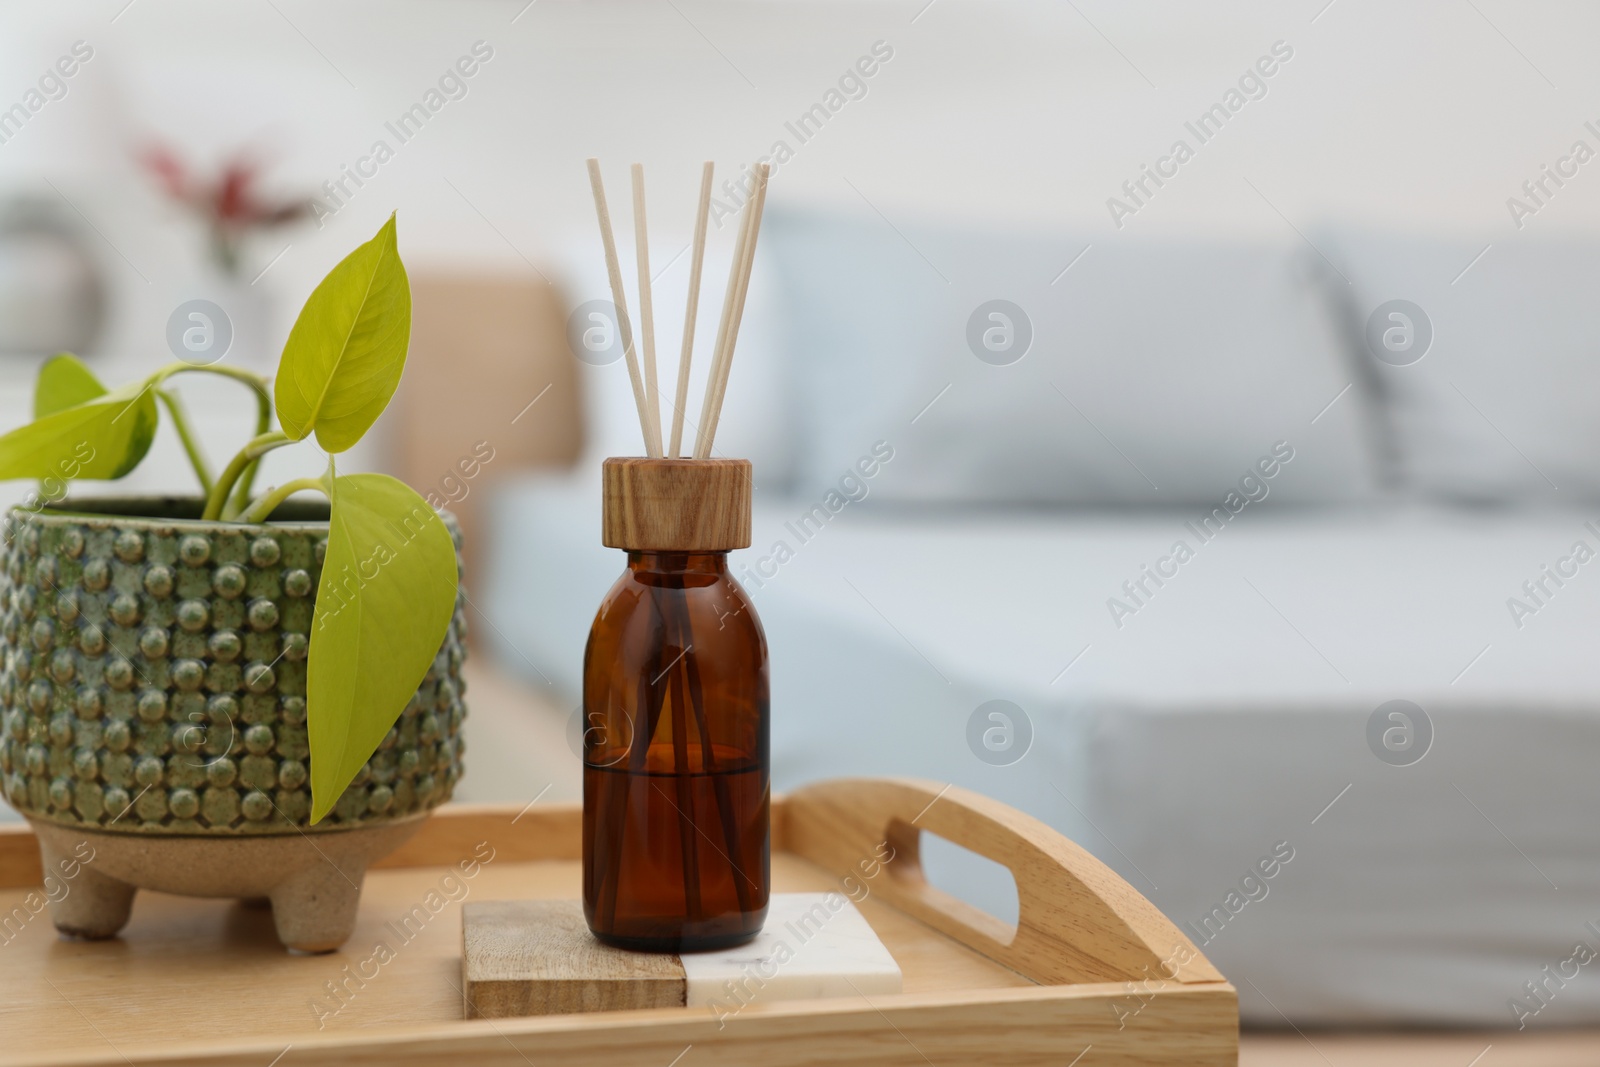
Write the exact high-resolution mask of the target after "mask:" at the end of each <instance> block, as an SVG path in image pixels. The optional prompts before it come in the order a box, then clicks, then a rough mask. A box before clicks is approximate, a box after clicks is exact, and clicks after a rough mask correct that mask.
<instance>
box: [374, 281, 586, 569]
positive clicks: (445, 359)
mask: <svg viewBox="0 0 1600 1067" xmlns="http://www.w3.org/2000/svg"><path fill="white" fill-rule="evenodd" d="M411 303H412V310H411V351H410V355H409V356H408V357H407V360H406V372H405V376H404V378H403V379H402V380H401V384H400V389H399V391H398V392H397V393H396V394H395V398H394V402H393V404H392V405H391V406H390V409H389V411H388V412H386V413H385V415H384V419H383V423H384V431H385V445H386V448H387V452H388V455H387V457H386V460H387V462H386V463H385V466H386V467H388V469H389V470H390V471H392V472H393V473H394V474H395V475H396V476H397V477H399V478H401V479H403V480H404V481H405V482H407V483H408V484H409V485H411V486H412V487H413V488H414V489H416V490H417V492H419V493H421V494H422V495H423V496H425V497H428V499H429V500H430V502H433V503H435V504H443V505H444V506H446V507H448V508H449V509H450V510H451V511H453V512H455V514H456V515H457V516H458V517H459V518H460V520H461V525H462V528H463V530H464V531H465V532H466V533H467V535H468V539H467V545H468V549H467V557H468V558H467V562H468V565H469V568H471V569H476V568H475V567H473V564H474V563H475V562H476V561H475V560H474V558H473V557H474V556H475V555H476V554H477V553H476V551H475V548H474V545H475V541H476V540H477V539H476V538H475V537H474V536H473V535H474V534H475V533H476V532H477V526H478V523H479V518H478V512H479V507H480V502H481V500H482V499H483V497H484V495H485V489H486V487H487V486H488V485H490V484H491V483H493V482H494V481H496V480H499V479H502V478H504V477H506V476H507V475H510V474H516V473H520V472H523V471H527V470H529V469H531V468H547V469H548V468H562V467H568V466H571V464H572V463H573V462H574V461H576V459H577V457H578V453H579V450H580V448H581V447H582V443H583V441H582V437H583V432H582V422H581V405H580V399H581V398H580V396H579V393H578V389H579V379H578V374H577V367H576V365H575V364H576V360H575V359H574V358H573V356H572V354H571V353H570V352H569V351H568V350H567V339H566V315H567V312H566V306H565V302H564V301H563V300H562V298H561V295H560V294H559V293H558V292H557V291H556V289H555V288H554V287H553V286H551V285H550V284H548V283H547V282H545V281H543V280H541V279H538V278H524V277H518V276H493V275H491V276H477V277H474V276H470V275H457V274H442V273H432V274H430V273H424V272H420V271H419V272H416V273H413V274H412V275H411Z"/></svg>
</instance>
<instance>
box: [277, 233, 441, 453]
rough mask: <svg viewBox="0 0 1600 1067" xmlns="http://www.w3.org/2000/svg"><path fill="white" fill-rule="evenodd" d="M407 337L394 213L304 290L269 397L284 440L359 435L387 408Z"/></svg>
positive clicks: (331, 440)
mask: <svg viewBox="0 0 1600 1067" xmlns="http://www.w3.org/2000/svg"><path fill="white" fill-rule="evenodd" d="M410 340H411V285H410V283H409V282H408V281H407V280H406V268H405V265H404V264H403V263H401V262H400V253H399V251H398V250H397V249H396V247H395V227H394V216H393V215H390V216H389V221H388V222H386V223H384V224H383V229H381V230H379V231H378V233H377V236H375V237H374V238H373V239H372V240H370V241H368V242H367V243H366V244H364V245H362V246H361V247H360V248H358V249H356V250H355V251H354V252H352V253H350V254H349V255H348V256H346V257H345V258H344V261H343V262H341V263H340V264H339V265H338V266H337V267H334V268H333V270H331V271H329V272H328V276H327V277H326V278H324V279H322V282H321V283H320V284H319V285H318V286H317V287H316V289H315V290H314V291H313V292H312V293H311V296H310V298H309V299H308V300H306V304H305V307H303V308H302V309H301V310H300V317H299V318H298V319H296V320H295V324H294V329H292V330H290V331H289V340H288V343H286V344H285V345H284V346H283V357H282V358H281V359H279V361H278V380H277V384H276V385H275V386H274V389H273V398H274V400H275V401H276V403H277V407H278V421H279V422H280V423H281V424H282V425H283V429H284V432H286V433H287V434H288V435H289V437H290V439H291V440H294V441H299V440H303V439H304V438H305V437H306V436H307V435H308V434H310V433H312V432H313V431H315V432H316V435H317V443H318V444H320V445H321V446H322V447H323V449H325V450H326V451H328V452H343V451H344V450H345V449H347V448H349V447H350V446H351V445H354V444H355V443H356V442H357V441H359V440H361V436H362V435H363V434H365V433H366V432H367V430H368V429H370V428H371V426H372V424H373V422H375V421H376V420H377V418H378V416H379V415H381V414H383V409H384V408H386V407H388V406H389V400H390V398H391V397H393V396H394V390H395V387H396V386H398V385H399V384H400V372H401V371H402V370H404V369H405V365H406V345H407V344H408V343H409V342H410Z"/></svg>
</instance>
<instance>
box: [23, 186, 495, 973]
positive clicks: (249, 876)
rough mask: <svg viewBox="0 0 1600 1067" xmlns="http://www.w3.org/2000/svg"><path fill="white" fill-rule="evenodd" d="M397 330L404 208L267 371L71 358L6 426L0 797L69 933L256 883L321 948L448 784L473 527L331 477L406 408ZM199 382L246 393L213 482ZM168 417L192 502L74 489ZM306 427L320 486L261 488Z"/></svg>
mask: <svg viewBox="0 0 1600 1067" xmlns="http://www.w3.org/2000/svg"><path fill="white" fill-rule="evenodd" d="M410 324H411V295H410V288H409V285H408V282H407V279H406V273H405V268H404V266H403V264H402V263H401V261H400V257H399V254H398V251H397V248H396V239H395V221H394V218H393V217H392V216H391V218H390V219H389V221H388V222H387V223H386V224H385V225H384V226H383V228H382V229H381V230H379V231H378V233H377V235H376V236H375V237H374V238H373V239H372V240H371V241H368V242H367V243H366V244H363V245H362V246H361V247H359V248H357V249H356V250H355V251H354V252H352V253H351V254H350V255H349V256H348V257H346V258H345V259H344V260H343V261H342V262H341V263H339V264H338V266H336V267H334V269H333V270H332V271H331V272H330V273H329V274H328V276H327V277H326V278H324V279H323V281H322V282H321V283H320V284H319V285H318V286H317V287H316V289H315V291H314V292H313V293H312V294H311V296H310V298H309V299H308V300H307V301H306V304H305V307H304V309H303V310H302V311H301V313H300V316H299V319H298V320H297V321H296V322H295V325H294V328H293V329H292V330H291V332H290V334H289V338H288V341H287V343H286V344H285V346H284V349H283V355H282V358H281V360H280V362H279V364H278V371H277V375H276V378H275V381H274V382H272V383H270V384H269V382H268V381H267V380H266V379H265V378H263V377H261V376H260V375H257V374H254V373H252V372H250V371H247V370H243V369H240V368H237V367H229V366H224V365H220V364H218V365H210V366H196V365H192V364H189V363H182V362H180V363H174V364H170V365H168V366H165V367H162V368H161V369H160V370H157V371H156V372H155V373H153V374H151V375H150V376H149V377H148V378H146V379H144V380H143V381H136V382H132V383H130V384H128V385H125V386H123V387H121V388H119V389H115V390H108V389H107V388H106V387H105V386H103V385H102V384H101V383H100V382H99V381H97V380H96V378H95V377H94V375H93V374H92V373H91V372H90V371H89V370H88V368H86V367H85V366H84V365H83V364H82V363H80V362H79V361H78V360H76V359H75V358H74V357H72V356H70V355H65V354H63V355H58V356H56V357H54V358H52V359H51V360H49V361H47V362H46V363H45V364H44V366H43V368H42V369H41V371H40V373H39V379H38V384H37V388H36V393H35V403H34V414H35V419H34V421H33V422H31V423H29V424H28V425H26V426H23V427H21V428H19V429H16V430H13V431H12V432H10V433H8V434H6V435H5V436H3V437H0V479H19V478H32V479H38V480H39V481H40V491H39V492H38V493H36V494H32V495H31V496H30V498H29V499H28V500H27V501H25V502H24V504H23V505H21V506H19V507H16V508H13V509H12V511H11V513H10V515H9V517H8V518H9V521H8V522H7V523H6V526H5V529H4V545H3V550H0V793H3V795H4V797H5V799H6V800H7V801H8V802H9V803H10V804H11V805H12V806H13V807H15V808H16V809H17V810H19V811H20V812H22V814H23V815H25V816H26V817H27V818H28V820H29V821H30V822H31V823H32V824H33V827H34V829H35V831H36V833H37V834H38V837H39V842H40V850H41V853H42V857H43V860H44V863H45V867H46V869H47V870H54V869H56V868H57V867H58V866H59V867H61V869H62V870H64V871H65V870H67V869H69V868H70V869H71V871H72V872H73V882H72V889H71V892H69V893H67V894H66V895H65V896H64V897H62V898H61V899H60V900H59V901H53V903H52V908H53V918H54V920H55V923H56V926H57V927H58V928H60V929H61V930H63V931H64V932H67V933H70V934H75V935H80V936H86V937H109V936H111V935H113V934H115V933H116V932H117V931H118V930H119V929H121V927H122V925H123V924H124V923H125V922H126V921H127V918H128V914H129V911H130V908H131V906H132V901H133V896H134V892H135V890H136V889H137V888H149V889H158V890H162V891H166V892H176V893H184V894H190V895H197V896H218V897H238V898H244V899H252V898H254V899H260V898H266V899H268V900H270V901H271V903H272V906H273V911H274V919H275V922H276V924H277V929H278V935H279V937H280V939H281V940H282V941H283V942H284V943H285V944H286V945H288V946H290V947H291V948H296V949H302V950H307V951H326V950H330V949H333V948H335V947H337V946H338V945H339V944H341V943H342V942H343V941H344V940H345V939H346V938H348V937H349V935H350V932H351V929H352V926H353V924H354V921H355V910H356V906H357V903H358V899H359V895H360V885H361V879H362V876H363V874H364V873H365V870H366V866H367V864H368V863H370V862H371V861H372V860H374V859H376V858H378V857H379V856H381V855H383V854H385V853H387V852H388V851H390V850H392V849H394V848H395V847H397V846H398V845H399V844H400V843H401V842H403V841H404V840H405V839H406V838H407V837H408V836H409V835H410V834H411V833H413V832H414V831H415V830H416V827H417V826H418V825H419V823H420V820H421V819H422V818H424V817H425V816H426V814H427V812H428V811H429V810H430V809H431V808H432V807H434V806H435V805H437V804H439V803H441V802H443V801H444V800H446V799H448V797H449V796H450V793H451V790H452V788H453V786H454V785H455V782H456V780H457V778H458V777H459V775H460V771H461V750H462V746H461V740H460V726H461V719H462V716H463V714H464V711H465V709H464V707H463V704H462V700H461V696H462V684H461V678H460V671H461V665H462V660H463V657H464V655H465V648H464V645H463V643H462V641H463V638H464V633H465V619H464V616H463V614H462V612H461V610H460V608H459V604H458V600H459V599H460V593H459V589H458V582H459V566H460V563H459V556H458V544H459V540H460V534H459V530H458V528H456V526H455V525H454V520H453V519H452V518H451V517H450V516H448V514H441V513H439V512H436V511H434V509H433V508H432V507H430V506H429V505H428V504H427V502H426V501H424V500H423V499H422V497H420V496H418V495H417V494H416V493H415V492H413V491H412V490H411V489H410V488H408V487H407V486H405V485H404V484H403V483H401V482H399V481H397V480H395V479H393V478H390V477H387V476H385V475H380V474H343V475H342V474H338V473H337V472H336V471H335V465H334V457H335V456H336V455H337V454H338V453H340V452H343V451H345V450H346V449H348V448H350V447H351V446H352V445H354V444H355V443H356V442H357V441H358V440H360V438H361V437H362V435H363V434H365V433H366V431H367V430H368V429H369V428H370V427H371V426H372V424H373V422H374V421H375V420H376V419H377V418H378V416H379V414H381V413H382V411H383V409H384V407H385V406H386V405H387V404H388V402H389V400H390V398H391V397H392V396H393V394H394V390H395V387H396V385H397V384H398V383H399V380H400V375H401V371H402V369H403V368H404V365H405V357H406V346H407V341H408V338H409V335H410ZM188 373H210V374H221V375H225V376H227V377H229V378H232V379H235V380H237V381H239V382H240V383H242V384H243V385H245V386H247V387H248V388H249V389H250V390H252V391H253V392H254V394H255V398H256V401H257V403H256V408H257V422H256V434H255V436H254V437H253V438H252V439H251V440H250V441H249V442H248V443H247V444H246V445H245V446H244V447H243V448H242V449H240V451H239V452H238V454H237V455H235V456H234V457H233V459H232V460H231V461H230V462H229V463H228V464H227V465H226V467H224V468H223V470H222V471H221V473H220V474H216V475H213V474H212V472H211V468H210V467H209V465H208V464H207V462H206V459H205V457H204V454H203V451H202V449H201V446H200V443H199V442H198V441H197V440H196V439H195V436H194V434H193V433H192V431H191V430H190V427H189V424H188V422H187V421H186V419H185V418H184V409H183V406H182V404H181V402H180V399H179V396H178V394H177V393H175V392H174V391H173V390H172V389H171V385H170V383H171V382H172V381H173V379H175V378H176V377H177V376H179V375H182V374H188ZM163 409H165V411H166V413H167V417H168V418H170V419H171V420H172V423H173V426H174V428H175V429H176V430H177V433H178V436H179V438H180V439H181V440H182V443H183V446H184V449H185V451H186V453H187V455H188V457H189V459H190V461H191V463H192V465H193V467H194V469H195V473H196V476H197V477H198V479H199V482H200V487H201V494H200V495H199V496H190V497H169V498H148V497H147V498H136V499H108V498H94V499H84V500H78V501H72V500H63V499H62V497H63V495H64V494H65V492H66V487H67V485H68V484H69V483H70V482H71V481H73V480H75V479H115V478H120V477H122V476H123V475H125V474H127V473H128V472H129V471H131V470H132V469H133V468H134V467H135V466H137V465H138V463H139V462H140V461H141V460H142V459H143V458H144V455H145V453H146V452H147V451H148V449H149V447H150V443H151V440H152V438H153V437H154V434H155V431H156V427H157V424H158V421H159V419H160V418H161V417H162V415H161V413H162V410H163ZM274 416H276V423H277V425H276V426H274ZM312 437H314V438H315V440H316V442H317V444H319V445H320V446H321V447H322V449H323V450H324V451H326V452H327V453H328V465H327V470H326V472H325V473H324V474H323V475H322V476H320V477H317V478H305V479H298V480H294V481H290V482H288V483H287V484H284V485H281V486H278V487H276V488H274V489H272V490H270V491H268V492H265V493H262V494H259V495H257V494H256V493H255V492H254V491H253V489H252V485H253V483H254V477H255V472H256V469H257V466H258V465H259V463H260V460H261V457H262V456H264V455H266V454H267V453H268V452H269V451H272V450H273V449H276V448H280V447H284V446H288V445H291V444H294V443H296V442H301V441H305V440H307V439H308V438H312ZM301 493H315V494H317V495H318V496H319V497H320V498H321V499H320V500H314V501H313V500H305V499H295V500H290V497H291V496H297V495H298V494H301ZM85 857H88V858H87V859H86V858H85Z"/></svg>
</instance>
